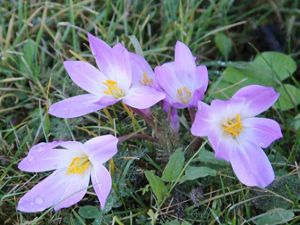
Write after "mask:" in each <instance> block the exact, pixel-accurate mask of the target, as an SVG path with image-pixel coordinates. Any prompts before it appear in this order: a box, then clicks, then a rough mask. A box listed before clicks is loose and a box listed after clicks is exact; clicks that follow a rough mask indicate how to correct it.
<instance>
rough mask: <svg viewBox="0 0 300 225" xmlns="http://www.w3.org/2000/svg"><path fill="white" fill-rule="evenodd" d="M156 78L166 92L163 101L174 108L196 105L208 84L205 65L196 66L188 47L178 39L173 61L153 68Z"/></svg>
mask: <svg viewBox="0 0 300 225" xmlns="http://www.w3.org/2000/svg"><path fill="white" fill-rule="evenodd" d="M155 76H156V79H157V81H158V83H159V85H160V86H161V88H162V89H163V90H164V91H165V93H166V99H165V101H166V102H167V103H168V104H169V105H171V106H172V107H174V108H187V107H197V102H198V101H199V100H202V98H203V96H204V93H205V91H206V89H207V85H208V72H207V68H206V66H196V63H195V58H194V57H193V55H192V53H191V51H190V49H189V48H188V47H187V46H186V45H185V44H183V43H182V42H180V41H177V43H176V46H175V61H174V62H168V63H165V64H163V65H161V66H157V67H156V68H155Z"/></svg>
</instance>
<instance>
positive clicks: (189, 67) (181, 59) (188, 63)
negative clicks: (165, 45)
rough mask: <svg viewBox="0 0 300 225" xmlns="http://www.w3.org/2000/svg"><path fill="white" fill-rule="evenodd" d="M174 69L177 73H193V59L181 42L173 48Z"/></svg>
mask: <svg viewBox="0 0 300 225" xmlns="http://www.w3.org/2000/svg"><path fill="white" fill-rule="evenodd" d="M175 67H176V70H177V71H178V72H183V71H186V72H188V73H194V71H195V69H196V64H195V59H194V57H193V55H192V52H191V50H190V49H189V48H188V47H187V46H186V45H185V44H184V43H182V42H180V41H177V42H176V46H175Z"/></svg>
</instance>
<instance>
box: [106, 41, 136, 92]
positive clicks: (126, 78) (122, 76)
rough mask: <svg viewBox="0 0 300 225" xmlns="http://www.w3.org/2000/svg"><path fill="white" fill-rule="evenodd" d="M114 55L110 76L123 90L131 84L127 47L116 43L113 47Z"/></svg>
mask: <svg viewBox="0 0 300 225" xmlns="http://www.w3.org/2000/svg"><path fill="white" fill-rule="evenodd" d="M112 51H113V56H114V70H113V72H112V73H111V74H109V75H108V76H110V77H111V78H112V79H115V80H116V81H117V82H118V85H119V86H120V88H121V89H123V90H124V91H125V92H126V91H127V90H128V88H129V87H130V85H131V76H132V74H131V63H130V56H129V52H128V51H127V49H126V48H125V47H124V46H123V45H122V44H120V43H118V44H116V45H115V46H114V47H113V48H112Z"/></svg>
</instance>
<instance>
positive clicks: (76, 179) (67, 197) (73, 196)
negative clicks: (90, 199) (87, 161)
mask: <svg viewBox="0 0 300 225" xmlns="http://www.w3.org/2000/svg"><path fill="white" fill-rule="evenodd" d="M90 170H91V169H88V170H87V171H85V172H84V174H72V175H69V174H65V178H64V179H66V180H67V182H66V183H65V185H64V188H63V191H60V190H59V191H60V197H59V200H58V202H57V203H56V204H55V205H54V209H55V211H58V210H60V209H62V208H68V207H70V206H72V205H74V204H76V203H77V202H79V201H80V200H81V199H82V198H83V197H84V196H85V194H86V192H87V188H88V186H89V183H90V176H91V172H90Z"/></svg>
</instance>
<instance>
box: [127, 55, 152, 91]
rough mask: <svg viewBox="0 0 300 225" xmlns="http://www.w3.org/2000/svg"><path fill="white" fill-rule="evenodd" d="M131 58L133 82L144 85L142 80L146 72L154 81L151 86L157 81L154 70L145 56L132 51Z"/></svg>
mask: <svg viewBox="0 0 300 225" xmlns="http://www.w3.org/2000/svg"><path fill="white" fill-rule="evenodd" d="M130 60H131V70H132V84H133V85H139V86H140V85H144V84H143V82H142V81H143V77H144V74H146V75H147V77H148V78H149V79H151V80H152V82H153V83H152V85H150V86H153V85H154V82H155V80H154V72H153V70H152V68H151V66H150V65H149V63H148V62H147V61H146V60H145V58H144V57H142V56H140V55H138V54H134V53H130Z"/></svg>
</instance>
